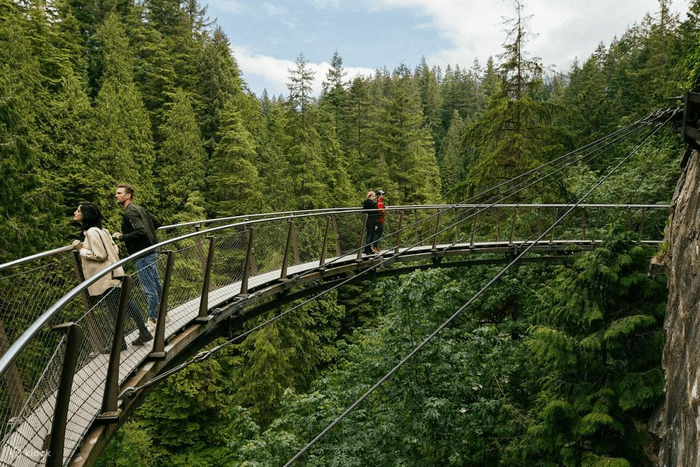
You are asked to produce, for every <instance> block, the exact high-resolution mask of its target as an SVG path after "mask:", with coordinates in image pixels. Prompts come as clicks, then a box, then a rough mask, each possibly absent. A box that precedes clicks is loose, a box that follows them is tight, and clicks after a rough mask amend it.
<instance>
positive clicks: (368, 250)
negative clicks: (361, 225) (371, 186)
mask: <svg viewBox="0 0 700 467" xmlns="http://www.w3.org/2000/svg"><path fill="white" fill-rule="evenodd" d="M362 209H368V210H369V212H368V213H367V225H366V226H365V227H366V233H365V254H366V255H371V254H374V252H373V251H372V242H373V241H374V229H375V227H376V226H377V195H376V194H375V193H374V192H373V191H370V192H368V193H367V197H366V198H365V200H364V201H363V202H362Z"/></svg>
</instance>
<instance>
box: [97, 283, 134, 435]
mask: <svg viewBox="0 0 700 467" xmlns="http://www.w3.org/2000/svg"><path fill="white" fill-rule="evenodd" d="M133 285H134V280H133V279H132V278H131V277H129V276H124V279H122V287H121V289H122V290H121V296H120V297H119V311H118V312H117V323H116V325H115V327H114V328H115V329H114V336H113V338H112V352H110V355H109V366H108V367H107V379H106V381H105V392H104V396H103V397H102V408H101V410H100V414H99V415H98V416H97V420H96V421H97V422H98V423H116V422H118V421H119V407H118V405H117V402H118V397H119V359H120V357H121V352H122V342H123V341H124V321H125V318H126V309H127V308H128V306H129V294H130V293H131V287H132V286H133ZM113 293H114V292H113Z"/></svg>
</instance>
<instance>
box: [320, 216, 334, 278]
mask: <svg viewBox="0 0 700 467" xmlns="http://www.w3.org/2000/svg"><path fill="white" fill-rule="evenodd" d="M330 229H331V216H328V217H327V218H326V231H325V233H324V234H323V242H321V259H319V260H318V265H319V266H323V263H325V262H326V242H327V241H328V231H329V230H330Z"/></svg>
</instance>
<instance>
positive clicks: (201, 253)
mask: <svg viewBox="0 0 700 467" xmlns="http://www.w3.org/2000/svg"><path fill="white" fill-rule="evenodd" d="M200 227H201V226H200V224H195V225H193V226H192V228H193V229H194V231H195V232H199V228H200ZM203 243H204V242H202V235H198V236H197V256H198V257H199V263H200V264H201V265H202V271H205V270H206V268H207V257H206V256H204V247H202V244H203Z"/></svg>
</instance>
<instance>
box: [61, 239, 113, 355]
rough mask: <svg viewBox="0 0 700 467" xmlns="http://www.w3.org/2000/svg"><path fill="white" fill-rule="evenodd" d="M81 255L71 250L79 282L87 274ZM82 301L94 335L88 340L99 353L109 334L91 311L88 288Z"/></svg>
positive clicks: (71, 257)
mask: <svg viewBox="0 0 700 467" xmlns="http://www.w3.org/2000/svg"><path fill="white" fill-rule="evenodd" d="M79 256H80V254H79V253H78V252H77V251H76V250H73V251H71V252H70V259H71V263H73V272H74V273H75V279H76V280H77V281H78V283H81V282H83V281H84V280H85V275H84V274H83V268H82V267H81V266H80V260H79ZM80 301H82V302H83V308H85V311H86V312H87V313H86V315H85V320H86V323H87V326H88V329H89V330H90V333H89V336H91V337H92V339H88V342H90V347H91V348H92V351H93V352H94V353H95V354H99V353H100V350H101V349H102V348H104V346H105V340H106V339H107V336H105V335H104V333H103V332H102V329H100V326H98V325H97V323H96V322H95V316H94V315H93V314H92V313H89V311H90V308H91V304H90V302H91V300H90V295H89V294H88V290H87V289H83V293H81V294H80Z"/></svg>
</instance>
